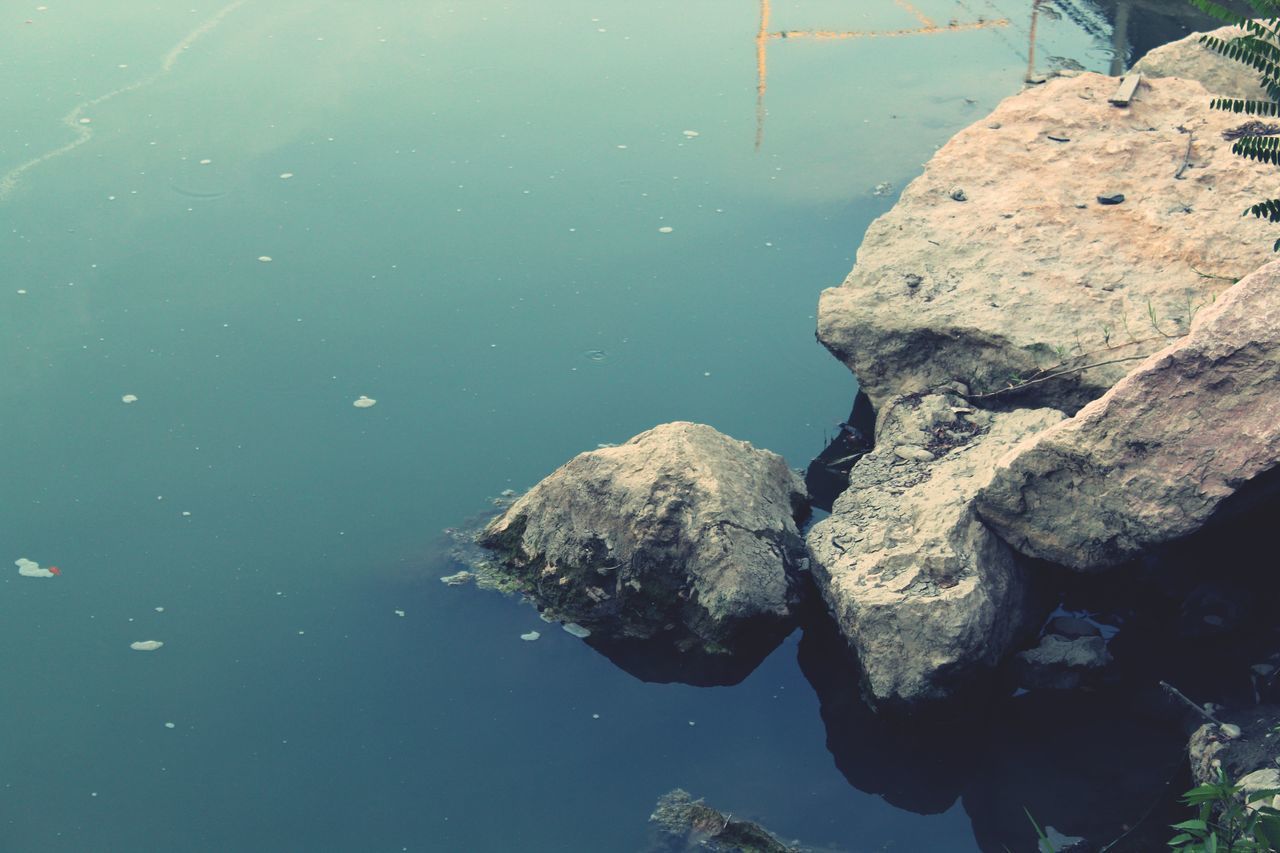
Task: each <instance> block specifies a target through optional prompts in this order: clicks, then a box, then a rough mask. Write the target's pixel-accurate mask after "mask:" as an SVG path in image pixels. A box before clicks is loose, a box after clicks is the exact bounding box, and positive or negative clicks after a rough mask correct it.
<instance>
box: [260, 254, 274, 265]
mask: <svg viewBox="0 0 1280 853" xmlns="http://www.w3.org/2000/svg"><path fill="white" fill-rule="evenodd" d="M258 260H260V261H262V263H264V264H269V263H271V256H270V255H258Z"/></svg>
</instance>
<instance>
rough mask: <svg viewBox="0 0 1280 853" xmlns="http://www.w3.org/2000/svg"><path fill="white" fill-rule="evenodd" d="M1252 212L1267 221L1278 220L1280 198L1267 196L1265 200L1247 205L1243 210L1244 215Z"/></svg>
mask: <svg viewBox="0 0 1280 853" xmlns="http://www.w3.org/2000/svg"><path fill="white" fill-rule="evenodd" d="M1250 214H1252V215H1253V216H1254V217H1255V218H1257V219H1265V220H1267V221H1268V222H1280V198H1269V199H1267V200H1266V201H1260V202H1258V203H1257V204H1255V205H1252V206H1250V207H1249V209H1248V210H1246V211H1245V212H1244V214H1243V215H1244V216H1249V215H1250Z"/></svg>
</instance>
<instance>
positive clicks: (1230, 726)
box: [1218, 723, 1240, 740]
mask: <svg viewBox="0 0 1280 853" xmlns="http://www.w3.org/2000/svg"><path fill="white" fill-rule="evenodd" d="M1218 731H1220V732H1222V736H1223V737H1224V738H1226V739H1227V740H1235V739H1236V738H1238V737H1240V727H1239V726H1237V725H1236V724H1235V723H1223V724H1222V725H1220V726H1218Z"/></svg>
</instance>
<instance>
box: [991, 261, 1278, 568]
mask: <svg viewBox="0 0 1280 853" xmlns="http://www.w3.org/2000/svg"><path fill="white" fill-rule="evenodd" d="M1277 388H1280V262H1273V263H1271V264H1268V265H1267V266H1265V267H1263V268H1262V269H1260V270H1258V271H1257V272H1255V273H1253V274H1252V275H1249V276H1247V277H1246V278H1245V279H1243V280H1242V281H1241V282H1239V283H1238V284H1236V285H1235V286H1234V287H1232V288H1231V289H1230V290H1228V291H1227V292H1226V293H1225V294H1223V295H1222V297H1221V298H1219V299H1218V301H1217V302H1216V303H1215V304H1214V305H1212V306H1210V307H1209V308H1206V309H1204V310H1203V311H1202V312H1200V314H1199V316H1198V317H1197V318H1196V322H1195V326H1194V328H1193V330H1192V332H1191V334H1190V335H1188V336H1186V337H1185V338H1182V339H1180V340H1178V341H1176V342H1174V343H1172V344H1170V345H1169V346H1168V347H1166V348H1165V349H1163V350H1162V351H1161V352H1159V353H1156V354H1155V355H1153V356H1151V357H1150V358H1148V359H1147V360H1146V361H1144V362H1143V363H1141V364H1140V365H1138V367H1136V368H1135V369H1134V370H1133V372H1132V373H1130V374H1129V375H1128V376H1126V377H1125V378H1124V379H1122V380H1121V381H1120V382H1119V383H1117V384H1116V385H1115V387H1113V388H1112V389H1110V390H1109V391H1108V392H1107V393H1106V394H1105V395H1104V396H1102V397H1101V398H1099V399H1098V400H1095V401H1094V402H1092V403H1090V404H1089V405H1087V406H1085V407H1084V408H1083V409H1081V410H1080V412H1079V413H1078V414H1077V415H1076V416H1075V417H1074V418H1072V419H1070V420H1067V421H1064V422H1062V423H1060V424H1058V425H1057V426H1055V427H1053V428H1052V429H1050V430H1047V431H1046V432H1045V433H1043V434H1042V435H1040V436H1038V437H1036V438H1035V439H1033V440H1032V441H1031V442H1030V443H1029V444H1027V445H1024V446H1022V447H1021V448H1019V449H1018V451H1016V452H1014V453H1011V454H1010V456H1009V457H1007V458H1005V459H1003V460H1001V463H1000V468H999V471H998V472H997V473H996V476H995V478H994V479H993V480H992V482H991V484H990V485H989V486H987V487H986V488H985V489H984V490H983V492H982V494H981V495H980V496H979V499H978V512H979V514H980V515H981V516H982V518H983V520H984V521H986V523H987V524H988V525H990V526H991V527H992V528H993V529H994V530H996V531H997V532H998V533H999V534H1000V535H1001V537H1003V538H1004V540H1005V541H1006V542H1009V543H1010V544H1011V545H1013V547H1015V548H1016V549H1018V550H1019V551H1020V552H1022V553H1023V554H1026V555H1027V556H1031V557H1036V558H1040V559H1045V560H1049V561H1052V562H1054V563H1057V564H1059V565H1062V566H1067V567H1070V568H1073V569H1076V570H1078V571H1089V570H1098V569H1104V568H1109V567H1112V566H1115V565H1118V564H1121V563H1124V562H1126V561H1128V560H1132V559H1135V558H1137V557H1139V556H1141V555H1142V554H1144V553H1146V552H1148V551H1150V550H1151V549H1152V548H1154V547H1156V546H1159V545H1162V544H1164V543H1167V542H1171V541H1173V540H1176V539H1179V538H1181V537H1184V536H1187V535H1189V534H1191V533H1194V532H1196V531H1197V530H1199V529H1201V528H1202V527H1203V526H1204V525H1205V524H1207V523H1208V522H1209V521H1210V520H1211V519H1214V518H1215V516H1216V517H1217V519H1218V520H1220V519H1221V516H1222V515H1223V512H1224V511H1230V512H1243V511H1247V510H1248V509H1250V504H1253V505H1256V504H1257V503H1258V502H1259V501H1263V500H1274V498H1275V496H1276V495H1277V494H1280V484H1277V483H1275V482H1271V480H1274V479H1275V478H1270V480H1267V479H1264V478H1265V475H1267V474H1268V472H1270V471H1272V470H1273V469H1275V468H1276V466H1277V464H1280V394H1277V391H1276V389H1277ZM1250 486H1252V488H1249V487H1250ZM1233 498H1236V499H1235V500H1232V499H1233ZM1242 498H1247V499H1244V500H1242Z"/></svg>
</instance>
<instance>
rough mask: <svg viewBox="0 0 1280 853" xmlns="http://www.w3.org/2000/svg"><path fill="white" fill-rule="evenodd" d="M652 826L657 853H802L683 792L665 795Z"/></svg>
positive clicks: (762, 829) (762, 828)
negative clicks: (694, 852)
mask: <svg viewBox="0 0 1280 853" xmlns="http://www.w3.org/2000/svg"><path fill="white" fill-rule="evenodd" d="M649 823H650V825H651V826H652V827H653V828H654V829H655V830H657V833H658V835H659V838H658V843H657V844H656V845H655V847H656V849H657V850H663V851H684V850H707V851H711V853H801V850H802V848H800V847H797V846H795V845H792V844H786V843H784V842H782V841H780V840H778V838H776V837H775V836H774V835H773V834H772V833H771V832H769V831H768V830H767V829H765V828H764V827H762V826H760V825H759V824H757V823H753V822H752V821H749V820H739V819H736V818H734V817H732V816H731V815H728V814H725V813H724V812H720V811H717V810H716V809H713V808H711V807H710V806H708V805H706V804H705V803H704V802H703V801H702V800H695V799H694V798H693V797H692V796H690V794H689V792H688V791H683V790H681V789H679V788H677V789H675V790H674V791H671V792H670V793H667V794H663V795H662V798H661V799H659V800H658V805H657V807H656V808H655V809H654V810H653V814H651V815H649Z"/></svg>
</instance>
